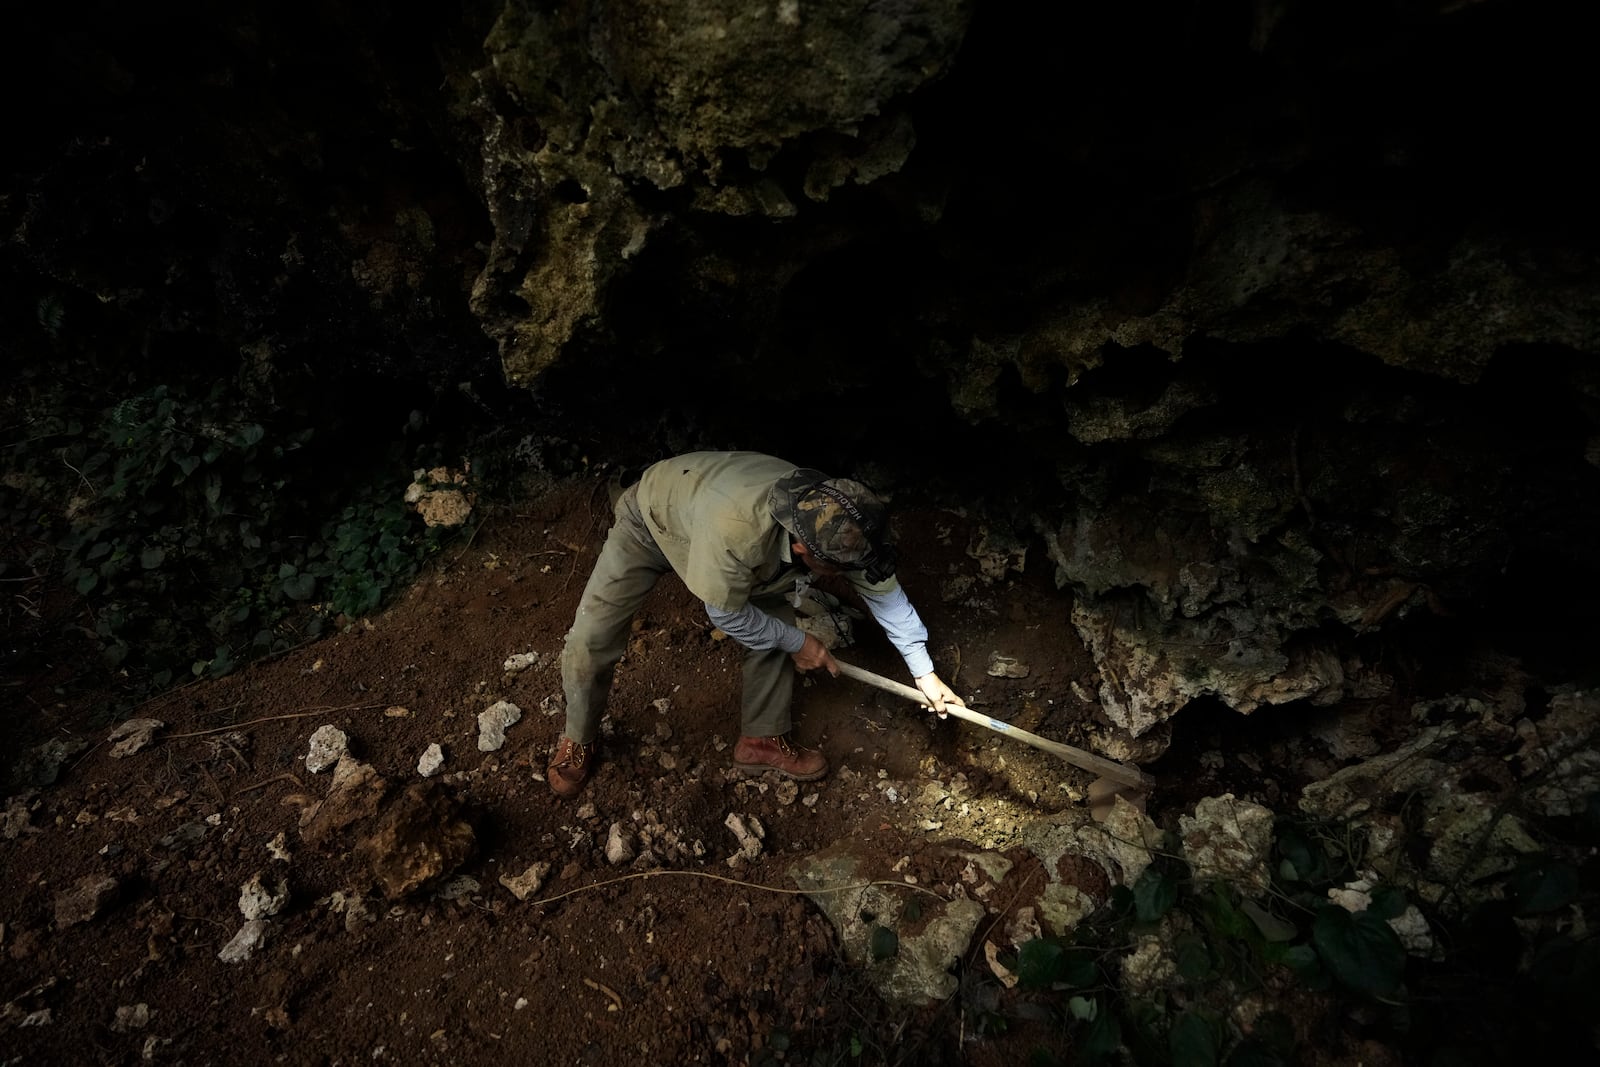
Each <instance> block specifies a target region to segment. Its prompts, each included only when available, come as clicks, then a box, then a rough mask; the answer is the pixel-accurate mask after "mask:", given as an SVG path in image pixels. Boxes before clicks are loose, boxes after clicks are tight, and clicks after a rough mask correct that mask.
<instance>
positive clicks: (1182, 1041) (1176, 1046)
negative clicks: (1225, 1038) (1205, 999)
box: [1167, 1011, 1218, 1067]
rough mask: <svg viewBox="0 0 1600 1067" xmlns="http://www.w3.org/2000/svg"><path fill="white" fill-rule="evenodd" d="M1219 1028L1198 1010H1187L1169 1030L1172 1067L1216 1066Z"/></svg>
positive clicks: (1168, 1046) (1168, 1045)
mask: <svg viewBox="0 0 1600 1067" xmlns="http://www.w3.org/2000/svg"><path fill="white" fill-rule="evenodd" d="M1217 1045H1218V1042H1217V1028H1216V1026H1215V1025H1213V1024H1212V1022H1211V1020H1210V1019H1207V1018H1206V1017H1205V1016H1203V1015H1201V1014H1199V1013H1198V1012H1192V1011H1186V1012H1184V1013H1183V1014H1182V1015H1180V1016H1178V1018H1177V1019H1176V1020H1175V1021H1174V1022H1173V1024H1172V1029H1171V1030H1169V1031H1167V1048H1168V1050H1169V1051H1170V1052H1171V1053H1172V1067H1216V1063H1217Z"/></svg>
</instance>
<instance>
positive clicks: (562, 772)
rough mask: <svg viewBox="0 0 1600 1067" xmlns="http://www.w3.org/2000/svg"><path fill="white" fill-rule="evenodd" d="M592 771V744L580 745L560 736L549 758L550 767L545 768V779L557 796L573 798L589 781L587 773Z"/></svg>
mask: <svg viewBox="0 0 1600 1067" xmlns="http://www.w3.org/2000/svg"><path fill="white" fill-rule="evenodd" d="M593 769H594V742H593V741H591V742H589V743H588V744H587V745H580V744H578V743H577V742H576V741H574V740H572V738H570V737H568V736H566V735H565V734H562V735H561V740H560V742H559V743H558V744H557V745H556V750H555V752H554V753H553V754H552V755H551V756H550V765H549V766H548V767H546V768H545V778H546V779H547V780H548V781H549V782H550V788H551V789H553V790H555V792H556V795H557V796H563V797H575V796H577V795H578V790H580V789H582V788H583V783H584V782H587V781H588V780H589V772H590V771H591V770H593Z"/></svg>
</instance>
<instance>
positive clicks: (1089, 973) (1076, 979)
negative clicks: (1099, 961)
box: [1056, 952, 1100, 987]
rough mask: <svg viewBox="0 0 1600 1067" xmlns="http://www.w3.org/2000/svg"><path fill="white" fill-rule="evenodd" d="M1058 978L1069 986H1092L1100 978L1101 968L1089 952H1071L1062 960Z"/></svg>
mask: <svg viewBox="0 0 1600 1067" xmlns="http://www.w3.org/2000/svg"><path fill="white" fill-rule="evenodd" d="M1056 980H1057V981H1058V982H1062V983H1064V984H1066V985H1069V986H1074V987H1083V986H1091V985H1094V984H1095V983H1096V982H1098V981H1099V980H1100V968H1099V967H1098V966H1097V965H1096V964H1095V962H1094V956H1093V955H1091V954H1090V953H1088V952H1069V953H1067V956H1066V958H1065V959H1064V960H1062V961H1061V971H1060V973H1059V974H1058V975H1057V977H1056Z"/></svg>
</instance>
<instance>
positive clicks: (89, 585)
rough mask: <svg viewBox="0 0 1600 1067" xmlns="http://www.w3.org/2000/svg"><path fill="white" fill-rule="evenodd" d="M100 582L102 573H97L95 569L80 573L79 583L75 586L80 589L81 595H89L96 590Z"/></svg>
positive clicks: (79, 593)
mask: <svg viewBox="0 0 1600 1067" xmlns="http://www.w3.org/2000/svg"><path fill="white" fill-rule="evenodd" d="M99 584H100V575H98V574H96V573H95V572H94V571H84V572H83V573H81V574H79V575H78V583H77V585H76V586H75V587H74V588H76V589H77V590H78V595H79V596H87V595H88V594H89V593H90V592H92V591H93V590H94V587H95V586H97V585H99Z"/></svg>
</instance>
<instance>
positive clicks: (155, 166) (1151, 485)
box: [0, 0, 1600, 743]
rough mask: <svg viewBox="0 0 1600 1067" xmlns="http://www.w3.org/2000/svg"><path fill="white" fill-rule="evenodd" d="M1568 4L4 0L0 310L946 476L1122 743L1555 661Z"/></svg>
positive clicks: (1575, 78) (281, 372) (882, 473)
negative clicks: (1091, 672)
mask: <svg viewBox="0 0 1600 1067" xmlns="http://www.w3.org/2000/svg"><path fill="white" fill-rule="evenodd" d="M1574 18H1575V15H1573V14H1571V13H1569V12H1568V11H1567V9H1566V8H1564V7H1562V6H1558V5H1554V4H1519V3H1510V2H1506V0H1481V2H1470V0H1468V2H1440V3H1431V4H1430V3H1421V2H1418V3H1383V4H1379V3H1358V4H1348V5H1338V6H1337V7H1334V6H1330V5H1318V4H1312V3H1309V2H1289V0H1284V2H1272V0H1260V2H1257V3H1243V2H1235V3H1212V4H1202V5H1171V4H1158V3H1133V4H1104V5H1023V4H975V3H970V2H963V0H866V2H849V3H846V2H841V0H830V2H821V3H803V2H797V0H779V2H777V3H774V4H769V5H750V4H736V3H731V2H725V0H722V2H718V0H648V2H641V3H636V4H629V5H615V4H601V3H594V2H580V0H572V2H566V3H534V2H529V0H506V2H487V0H485V2H481V3H474V4H467V5H463V6H461V7H458V8H455V9H451V10H449V11H442V10H441V11H435V12H433V13H430V14H427V15H425V16H409V17H405V18H401V17H399V16H395V15H392V14H387V13H385V12H384V11H383V10H382V9H380V8H379V7H377V6H372V5H363V4H357V3H340V4H325V5H317V6H313V7H307V8H296V7H294V6H288V7H280V6H267V5H259V6H255V5H248V4H247V5H243V6H239V7H236V8H232V9H230V11H229V13H227V14H219V13H217V12H214V11H210V10H207V9H202V8H198V7H196V8H192V9H185V8H183V7H170V8H166V9H164V13H163V14H161V15H159V16H155V15H151V14H149V13H147V12H134V11H128V10H124V9H123V8H122V7H119V6H112V5H105V4H102V5H94V6H91V8H90V9H89V11H88V12H87V13H86V14H85V13H83V12H74V13H72V14H70V15H69V14H68V13H52V12H33V13H31V14H29V15H28V16H25V17H24V20H23V22H24V24H23V30H24V33H23V34H22V36H23V38H24V39H27V40H30V41H32V42H34V43H35V44H36V47H35V48H34V49H33V50H32V51H31V52H30V55H29V56H28V58H27V60H26V61H25V62H23V63H22V64H20V65H19V66H17V67H16V68H14V69H12V70H11V71H9V72H8V78H9V84H8V86H7V88H8V89H9V93H8V96H9V98H10V99H12V100H13V101H29V102H30V103H29V106H26V107H24V108H22V109H21V110H22V114H21V117H20V118H19V121H18V124H17V127H16V130H15V131H14V133H13V136H12V138H11V148H12V151H11V152H10V153H9V162H8V163H7V164H6V182H5V189H4V193H3V199H0V219H3V221H4V222H5V226H4V233H5V234H6V236H5V237H4V238H3V244H0V269H4V271H5V272H6V276H7V278H8V280H9V282H10V283H11V284H10V286H9V290H10V294H9V295H8V296H7V297H6V299H5V303H4V321H5V322H6V323H7V327H6V329H7V333H8V334H9V335H10V337H9V338H8V340H10V342H11V343H12V344H13V346H15V347H16V348H17V350H18V351H19V352H23V353H24V355H25V358H27V359H29V360H30V361H37V360H39V359H48V358H51V357H50V352H51V351H52V346H54V348H55V349H59V345H60V334H61V333H62V331H61V330H60V329H59V324H60V321H61V319H62V318H63V317H65V318H66V319H67V320H69V321H71V322H84V323H88V324H90V325H88V326H86V327H84V328H83V329H81V330H80V331H79V332H78V333H76V334H75V335H74V336H76V337H77V338H78V343H80V344H83V345H94V346H97V347H98V348H99V349H100V350H101V351H102V352H104V351H111V352H113V353H115V356H116V358H117V359H118V360H120V361H122V363H124V364H126V365H127V366H130V367H135V366H137V367H146V366H148V365H151V364H154V365H157V366H159V365H160V364H161V363H162V362H163V361H172V360H189V361H193V360H202V361H207V363H208V365H210V364H214V365H215V367H216V373H217V374H218V375H219V376H228V375H236V376H239V377H240V378H241V379H242V380H245V381H247V382H249V383H252V387H253V388H255V389H256V390H257V391H258V392H266V393H269V394H270V393H271V391H272V389H273V388H274V387H275V383H277V385H278V386H281V387H282V388H285V389H287V388H289V383H292V382H298V383H302V385H303V383H305V382H307V381H311V382H319V383H322V384H323V385H324V386H326V384H327V383H330V382H332V383H338V385H339V387H340V388H344V387H349V388H352V389H360V388H363V387H364V384H365V383H372V382H383V383H386V384H387V385H388V386H389V387H391V388H392V387H393V386H394V383H395V382H397V381H399V382H407V383H412V385H413V386H414V389H415V390H416V391H417V392H418V393H421V394H427V395H430V396H433V397H435V398H437V397H443V396H447V395H449V396H455V395H458V394H459V393H460V392H461V389H462V386H463V383H467V384H470V385H473V389H469V390H468V392H473V391H474V390H476V392H475V394H474V395H479V396H481V395H483V394H485V393H489V392H493V391H495V390H496V389H498V388H499V387H500V386H502V385H505V384H508V383H509V384H510V385H511V386H514V387H516V388H520V389H522V390H525V391H526V392H527V393H529V394H531V395H533V396H535V397H537V398H538V399H539V401H540V402H541V403H544V404H548V405H551V406H552V407H554V408H558V409H560V410H561V411H563V412H564V413H566V414H567V415H569V416H571V417H573V418H575V419H577V420H579V421H583V420H589V421H605V422H607V423H609V424H614V425H616V426H619V427H624V428H626V429H627V430H628V431H629V433H630V435H631V438H632V440H633V441H635V442H636V443H637V444H638V446H639V447H640V448H641V449H644V448H655V449H657V450H665V449H669V448H674V447H690V446H695V445H713V446H725V447H754V448H764V449H769V450H772V451H777V452H780V453H783V454H786V455H790V456H792V457H794V458H796V459H797V461H802V462H807V463H812V464H816V465H821V466H827V467H834V468H836V469H844V468H846V467H853V468H855V469H858V470H865V471H867V472H868V473H870V474H871V475H872V476H873V477H875V478H876V479H878V480H879V481H881V482H883V483H885V484H886V485H887V486H888V487H889V488H890V489H893V490H901V491H915V492H918V493H920V494H922V495H924V496H925V497H931V498H934V499H939V500H942V501H945V502H949V503H953V504H954V503H959V504H961V505H963V506H967V507H970V508H973V509H975V510H978V511H981V512H983V513H984V514H985V515H986V516H987V517H988V519H989V521H991V522H992V523H993V524H995V525H997V526H999V525H1004V526H1009V528H1010V529H1011V530H1012V531H1013V532H1014V533H1016V534H1017V535H1019V536H1026V537H1029V538H1032V539H1035V540H1036V543H1038V544H1039V545H1041V546H1042V548H1043V553H1044V555H1046V556H1047V557H1048V562H1049V565H1051V566H1052V567H1053V568H1054V570H1055V574H1056V577H1057V580H1058V582H1059V583H1060V584H1061V586H1062V587H1063V588H1064V589H1067V590H1069V591H1070V592H1071V594H1072V608H1071V610H1072V612H1073V619H1074V622H1075V623H1076V624H1077V627H1078V631H1079V633H1080V635H1081V636H1082V638H1083V640H1084V641H1085V643H1086V644H1087V645H1088V646H1089V648H1090V649H1091V651H1092V652H1093V653H1094V655H1095V657H1096V660H1097V662H1098V663H1099V665H1100V666H1101V668H1102V675H1103V679H1104V680H1103V684H1102V688H1101V691H1100V693H1099V694H1098V695H1099V698H1100V701H1101V705H1102V707H1103V709H1104V710H1105V712H1106V714H1107V716H1108V718H1109V719H1110V721H1111V722H1113V723H1114V724H1115V725H1116V726H1117V727H1118V728H1119V729H1120V731H1121V732H1122V735H1123V737H1124V739H1125V740H1127V741H1128V742H1129V743H1132V742H1133V741H1134V740H1135V739H1137V738H1140V737H1152V736H1159V734H1160V731H1161V728H1162V725H1163V724H1164V723H1165V722H1166V720H1167V719H1169V718H1170V716H1171V715H1172V714H1173V713H1174V712H1175V711H1176V710H1177V709H1178V708H1180V707H1182V706H1183V705H1184V704H1185V703H1187V702H1189V701H1191V700H1193V699H1195V698H1198V697H1207V698H1213V699H1218V700H1221V701H1223V702H1225V703H1226V704H1228V705H1230V706H1232V707H1234V708H1237V709H1238V710H1241V711H1250V710H1253V709H1255V708H1257V707H1260V706H1262V705H1264V704H1274V703H1285V702H1290V701H1300V700H1308V701H1312V702H1333V701H1337V700H1340V699H1344V698H1348V697H1351V696H1362V695H1368V694H1373V693H1378V692H1381V691H1383V689H1384V688H1385V687H1386V686H1387V685H1388V684H1390V679H1389V678H1388V676H1387V675H1386V673H1385V670H1386V668H1385V667H1384V666H1383V664H1382V663H1381V656H1379V655H1377V654H1376V653H1375V652H1374V644H1373V642H1372V640H1371V639H1372V637H1373V636H1374V635H1383V634H1392V633H1396V632H1398V631H1403V630H1404V629H1405V628H1407V627H1414V626H1422V625H1433V626H1443V627H1460V628H1462V630H1461V632H1463V633H1476V634H1487V635H1492V636H1493V637H1494V638H1495V639H1496V640H1503V641H1506V642H1509V643H1511V645H1512V646H1513V647H1514V648H1515V650H1516V651H1518V652H1519V653H1522V654H1527V655H1530V656H1536V657H1537V656H1542V657H1543V659H1542V661H1541V662H1542V664H1543V665H1544V666H1546V667H1547V668H1548V669H1549V670H1550V671H1552V672H1554V673H1557V674H1563V675H1572V674H1574V673H1578V672H1582V671H1584V670H1589V669H1592V668H1589V667H1587V666H1586V662H1587V661H1586V660H1585V658H1584V653H1583V652H1582V649H1583V648H1584V647H1586V642H1587V641H1588V640H1589V639H1590V638H1591V637H1592V636H1593V633H1594V627H1593V624H1591V623H1589V622H1588V621H1587V619H1586V618H1585V613H1584V612H1583V610H1582V603H1583V599H1584V598H1583V597H1582V596H1581V595H1577V591H1580V590H1592V589H1593V588H1595V586H1596V584H1597V582H1596V579H1597V578H1600V574H1597V566H1596V562H1595V558H1594V553H1593V550H1592V545H1593V544H1594V543H1596V535H1597V534H1600V529H1597V526H1600V522H1597V519H1596V516H1597V515H1600V507H1597V504H1600V481H1597V479H1600V471H1597V469H1596V465H1597V462H1600V444H1597V441H1600V437H1597V432H1600V431H1597V429H1596V423H1597V421H1600V372H1597V370H1596V364H1595V359H1594V354H1595V352H1596V350H1597V348H1600V337H1597V332H1596V331H1597V326H1596V323H1597V321H1600V318H1597V314H1596V312H1597V310H1600V308H1597V303H1600V287H1597V286H1596V284H1595V283H1596V279H1597V267H1600V264H1597V262H1596V247H1597V245H1596V237H1597V236H1600V226H1597V219H1596V209H1595V206H1594V203H1593V199H1592V195H1591V192H1590V186H1591V185H1592V183H1591V182H1590V181H1589V180H1588V179H1589V177H1590V173H1591V171H1590V165H1589V163H1588V162H1587V159H1586V152H1585V145H1584V139H1583V137H1582V136H1581V134H1582V131H1581V129H1580V128H1578V127H1577V126H1575V125H1574V124H1573V121H1572V119H1571V118H1570V117H1569V116H1570V115H1571V113H1572V112H1571V109H1570V104H1571V103H1573V102H1575V101H1578V100H1581V99H1583V98H1585V97H1584V96H1583V95H1582V94H1583V91H1584V88H1585V87H1584V83H1583V75H1582V71H1583V69H1584V66H1583V63H1582V60H1581V57H1580V56H1579V55H1578V49H1579V48H1580V47H1581V46H1580V44H1579V42H1580V41H1581V40H1582V39H1583V38H1582V35H1581V34H1580V33H1578V32H1577V25H1576V23H1575V22H1574V21H1573V19H1574ZM52 316H54V318H53V319H52ZM47 321H55V322H56V323H57V326H58V328H57V329H56V330H54V331H50V330H46V331H44V333H45V334H49V335H50V336H49V338H48V341H49V343H47V339H46V338H45V337H43V336H42V335H41V331H40V329H39V324H40V323H41V322H47ZM147 373H154V372H147ZM474 383H475V384H474ZM406 402H407V403H408V404H409V403H413V402H414V399H408V400H407V401H406ZM507 410H509V409H507ZM1041 562H1042V561H1037V560H1036V561H1035V564H1034V565H1039V563H1041ZM1451 632H1452V633H1453V632H1456V631H1455V630H1452V631H1451Z"/></svg>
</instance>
